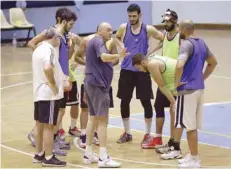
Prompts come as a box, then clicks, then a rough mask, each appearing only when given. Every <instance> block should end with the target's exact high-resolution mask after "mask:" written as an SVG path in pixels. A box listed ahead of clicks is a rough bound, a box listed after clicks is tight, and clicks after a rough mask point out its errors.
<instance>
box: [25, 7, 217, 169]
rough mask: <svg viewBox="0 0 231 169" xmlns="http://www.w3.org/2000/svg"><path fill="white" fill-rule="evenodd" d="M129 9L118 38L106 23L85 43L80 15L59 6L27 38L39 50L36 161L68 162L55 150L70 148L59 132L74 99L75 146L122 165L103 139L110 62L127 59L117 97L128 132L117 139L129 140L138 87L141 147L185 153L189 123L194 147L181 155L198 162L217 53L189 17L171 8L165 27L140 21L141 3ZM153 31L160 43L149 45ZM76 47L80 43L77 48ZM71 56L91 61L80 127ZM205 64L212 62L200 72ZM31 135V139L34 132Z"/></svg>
mask: <svg viewBox="0 0 231 169" xmlns="http://www.w3.org/2000/svg"><path fill="white" fill-rule="evenodd" d="M59 12H60V9H59ZM57 13H58V11H57ZM127 13H128V19H129V22H128V23H124V24H121V25H120V27H119V28H118V30H117V32H116V35H115V37H112V34H113V29H112V27H111V25H110V24H109V23H106V22H102V23H100V24H99V26H98V27H97V31H96V33H95V34H94V35H90V36H88V37H86V38H84V40H82V41H81V40H80V38H79V37H78V35H75V34H73V33H70V30H71V28H72V27H73V24H74V22H75V21H76V19H77V17H76V15H75V14H74V13H73V12H72V11H70V10H69V9H67V8H61V12H60V14H58V15H56V21H57V24H56V25H55V26H53V27H50V28H48V29H47V30H45V31H44V32H43V33H42V34H40V35H38V36H37V37H35V38H34V39H32V40H31V41H30V42H29V46H30V47H31V48H32V49H35V51H34V53H33V63H32V64H33V75H34V76H33V77H34V102H35V118H34V119H35V120H36V131H37V132H36V144H35V146H36V155H35V156H34V161H35V162H42V164H43V165H44V166H65V165H66V163H65V162H63V161H60V160H58V159H57V158H56V157H55V155H53V151H54V153H55V154H57V155H66V154H65V153H63V152H62V151H61V150H59V149H69V148H70V144H69V143H68V142H66V141H65V139H64V138H62V137H60V134H58V133H59V128H60V124H61V121H62V117H63V115H64V112H65V107H66V105H72V106H74V107H72V108H71V110H72V111H71V117H72V121H71V127H70V129H69V133H70V134H74V135H76V136H78V137H79V139H76V138H77V137H76V138H75V139H74V144H75V145H76V146H77V147H79V148H85V151H84V158H83V159H84V163H85V164H90V163H98V167H120V166H121V164H120V163H118V162H116V161H114V160H113V159H112V158H110V156H108V154H107V150H106V140H107V124H108V116H109V108H110V107H112V106H113V96H112V88H111V83H112V77H113V65H116V64H118V63H119V60H120V58H122V64H121V71H120V78H119V82H118V92H117V97H118V98H119V99H121V104H120V111H121V117H122V120H123V125H124V130H125V131H124V133H123V134H122V135H121V136H120V138H119V139H118V140H117V143H118V144H122V143H126V142H129V141H132V133H131V131H130V120H129V117H130V101H131V99H132V95H133V90H134V88H136V98H137V99H139V100H140V101H141V104H142V106H143V108H144V117H145V135H144V138H143V140H142V142H141V147H142V148H144V149H148V148H155V149H156V152H157V153H161V158H162V159H179V158H182V153H181V149H180V140H181V135H182V132H183V128H186V130H187V139H188V144H189V149H190V153H189V154H188V155H186V156H185V157H184V158H183V159H181V160H179V166H180V167H200V160H199V157H198V145H197V144H198V137H197V129H199V128H200V127H201V123H202V108H203V90H204V80H205V79H207V78H208V76H209V75H210V74H211V73H212V72H213V70H214V68H215V66H216V64H217V62H216V59H215V57H214V55H213V54H212V52H211V51H210V50H209V48H208V47H207V45H206V44H205V43H204V41H203V40H201V39H200V38H197V37H194V34H193V33H194V25H193V22H192V21H190V20H185V21H182V22H180V24H179V25H178V16H177V13H176V12H175V11H172V10H169V9H168V10H167V11H166V12H165V13H164V15H163V16H162V17H163V24H164V27H165V32H164V33H162V32H160V31H158V30H157V29H156V28H155V27H153V26H151V25H147V24H144V23H142V22H141V15H142V13H141V9H140V7H139V5H137V4H134V3H133V4H130V5H129V7H128V8H127ZM151 37H152V38H154V39H157V40H159V41H160V43H159V44H158V46H157V47H156V48H155V49H153V50H152V51H148V49H150V48H149V46H150V44H149V43H148V42H149V39H150V38H151ZM38 42H42V43H41V44H40V45H39V46H38V47H37V48H36V45H37V44H38ZM76 45H77V46H79V48H78V49H77V50H76V51H75V46H76ZM160 48H162V56H159V55H155V54H154V52H155V51H156V50H158V49H160ZM68 56H69V57H68ZM71 58H74V59H75V61H76V62H78V63H80V64H83V65H86V69H85V78H84V84H83V85H82V86H81V107H82V112H81V132H78V131H77V128H76V119H77V114H76V112H77V111H78V110H77V109H78V106H77V105H78V97H77V96H78V90H77V84H76V79H75V78H74V76H75V75H74V73H73V70H74V68H75V67H76V64H73V63H71V64H69V63H68V60H69V59H71ZM205 62H207V63H208V64H207V67H206V69H205V71H204V73H203V67H204V63H205ZM68 66H69V68H68ZM71 76H72V77H73V78H71V79H70V77H71ZM151 78H153V80H154V81H155V82H156V83H157V85H158V89H157V92H156V98H155V104H154V108H155V112H156V134H155V136H151V134H150V132H151V131H150V130H151V125H152V118H153V109H152V103H151V99H153V98H154V96H153V91H152V81H151ZM70 81H71V82H70ZM60 99H61V100H60ZM83 105H84V106H83ZM165 107H170V116H171V127H170V131H171V132H170V133H171V136H170V139H169V141H168V143H167V144H166V145H163V142H162V130H163V125H164V119H165V112H164V108H165ZM88 112H89V117H88ZM56 123H57V124H56ZM55 125H56V127H55ZM44 133H45V134H44ZM42 134H43V135H42ZM53 136H54V137H53ZM29 138H30V140H31V135H30V137H29ZM53 141H55V143H57V144H56V145H57V146H56V147H55V148H54V147H53V145H54V144H53ZM43 142H44V149H45V152H44V149H43ZM92 143H95V144H97V145H99V157H97V156H96V155H95V154H94V153H93V151H92Z"/></svg>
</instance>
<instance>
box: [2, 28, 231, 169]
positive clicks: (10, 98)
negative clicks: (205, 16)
mask: <svg viewBox="0 0 231 169" xmlns="http://www.w3.org/2000/svg"><path fill="white" fill-rule="evenodd" d="M196 35H197V36H199V37H201V38H203V39H204V40H205V41H206V42H207V44H208V46H209V48H210V49H211V50H212V52H213V53H214V54H215V56H216V57H217V59H218V63H219V64H218V66H217V69H216V71H215V72H214V74H213V75H212V76H211V77H210V78H209V79H208V80H207V81H206V90H205V103H206V104H205V111H204V112H205V113H204V126H203V127H204V128H203V130H201V131H200V134H199V141H200V144H199V150H200V157H201V160H202V165H203V167H218V166H221V167H224V168H227V167H228V166H229V167H231V125H230V120H231V89H230V86H231V67H230V63H231V47H230V44H231V31H230V30H226V31H222V30H197V31H196ZM1 49H2V50H1V82H2V83H1V112H2V113H1V162H2V163H1V167H2V168H39V167H41V164H33V163H32V156H33V154H34V152H35V149H34V148H33V147H31V146H30V144H29V141H28V140H27V134H28V133H29V132H30V130H31V129H32V127H33V126H34V121H33V102H32V74H31V70H32V68H31V54H32V52H31V50H30V49H28V48H13V47H12V46H11V44H2V45H1ZM83 68H84V67H82V66H79V67H78V68H77V71H76V72H77V77H78V84H80V83H81V82H82V80H83V77H82V75H83V73H82V72H83ZM119 70H120V67H119V66H116V67H115V75H114V79H113V83H112V86H113V92H114V103H115V108H113V109H111V113H110V122H109V123H110V124H109V128H108V152H109V155H111V156H112V157H113V158H114V159H117V160H118V161H120V162H121V163H122V167H124V168H156V167H158V168H168V167H173V168H176V167H177V161H175V160H172V161H164V160H160V158H159V155H158V154H156V153H155V152H154V151H153V150H143V149H141V147H140V142H141V140H142V138H143V135H144V133H143V131H144V120H143V113H142V112H143V109H142V106H141V104H140V103H139V101H138V100H136V99H135V95H134V99H133V100H132V102H131V112H132V115H131V128H132V134H133V138H134V140H133V141H132V142H131V143H127V144H122V145H118V144H116V140H117V139H118V138H119V136H120V135H121V134H122V133H123V129H122V121H121V118H120V100H119V99H118V98H116V92H117V85H118V79H119ZM153 91H154V92H155V91H156V85H155V84H153ZM152 103H154V100H152ZM166 116H167V119H166V124H165V126H164V135H165V136H166V137H164V141H165V142H166V141H167V140H168V136H169V115H168V113H166ZM154 119H155V118H154ZM154 119H153V127H152V132H154V130H155V128H154ZM69 124H70V116H69V108H68V109H67V111H66V115H65V118H64V124H63V125H64V129H65V130H66V131H67V130H68V126H69ZM78 126H79V121H78ZM66 135H67V136H68V137H67V139H68V140H70V141H71V143H72V137H70V136H69V135H68V134H66ZM183 138H184V139H185V135H184V137H183ZM181 147H182V151H183V153H184V154H185V153H186V152H187V149H188V146H187V142H186V141H185V140H183V141H182V145H181ZM95 152H96V153H98V149H95ZM61 159H64V160H66V161H67V162H68V167H76V168H84V167H97V166H96V165H90V166H85V165H83V163H82V152H80V151H79V150H77V149H76V148H75V147H74V146H72V149H71V150H70V151H69V152H68V155H67V156H66V157H62V158H61Z"/></svg>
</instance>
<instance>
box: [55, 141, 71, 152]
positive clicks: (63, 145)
mask: <svg viewBox="0 0 231 169" xmlns="http://www.w3.org/2000/svg"><path fill="white" fill-rule="evenodd" d="M54 144H55V146H57V147H58V148H59V149H61V150H70V149H71V146H70V144H66V142H65V141H62V140H55V142H54Z"/></svg>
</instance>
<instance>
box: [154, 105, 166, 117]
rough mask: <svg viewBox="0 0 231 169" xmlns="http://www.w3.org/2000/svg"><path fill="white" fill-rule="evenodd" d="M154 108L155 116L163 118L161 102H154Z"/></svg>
mask: <svg viewBox="0 0 231 169" xmlns="http://www.w3.org/2000/svg"><path fill="white" fill-rule="evenodd" d="M154 108H155V111H156V118H164V117H165V113H164V106H163V105H162V104H158V103H155V104H154Z"/></svg>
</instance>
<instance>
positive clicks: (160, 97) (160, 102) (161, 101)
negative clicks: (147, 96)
mask: <svg viewBox="0 0 231 169" xmlns="http://www.w3.org/2000/svg"><path fill="white" fill-rule="evenodd" d="M174 98H175V99H176V96H174ZM169 106H170V101H169V100H168V98H167V97H166V96H165V95H164V94H163V93H162V92H161V91H160V89H159V88H158V89H157V91H156V99H155V103H154V107H161V108H163V107H169Z"/></svg>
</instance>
